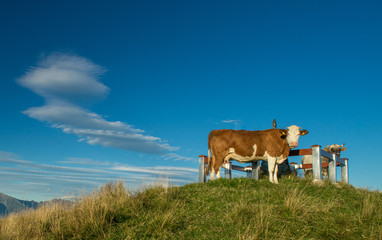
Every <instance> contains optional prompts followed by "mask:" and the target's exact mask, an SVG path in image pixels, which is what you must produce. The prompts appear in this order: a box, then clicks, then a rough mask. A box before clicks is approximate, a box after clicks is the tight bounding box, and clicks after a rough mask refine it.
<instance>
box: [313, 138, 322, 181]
mask: <svg viewBox="0 0 382 240" xmlns="http://www.w3.org/2000/svg"><path fill="white" fill-rule="evenodd" d="M311 147H312V168H313V182H317V183H318V184H320V183H322V174H321V146H320V145H312V146H311Z"/></svg>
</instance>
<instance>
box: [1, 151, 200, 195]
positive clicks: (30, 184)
mask: <svg viewBox="0 0 382 240" xmlns="http://www.w3.org/2000/svg"><path fill="white" fill-rule="evenodd" d="M0 162H3V163H5V164H6V166H0V182H1V183H3V185H2V189H1V191H2V192H5V193H8V194H11V195H12V196H15V197H19V198H20V196H23V194H24V193H25V192H28V193H29V194H32V195H33V193H34V192H35V193H36V195H37V196H38V197H37V198H36V197H32V199H33V200H44V199H45V200H46V199H49V198H54V197H57V196H60V195H64V194H67V193H70V192H71V191H74V192H76V193H78V192H81V191H83V190H84V188H86V189H87V190H91V189H95V188H97V187H98V186H100V185H103V184H105V183H106V182H108V181H112V180H123V181H125V182H127V183H130V184H131V183H133V184H136V185H135V186H138V185H141V184H142V183H144V182H158V180H160V179H168V181H169V182H170V183H172V184H174V185H179V184H185V183H191V182H195V181H196V178H197V173H198V169H194V168H186V167H171V166H151V167H138V166H133V165H127V164H121V163H119V162H100V161H96V160H93V159H89V158H75V157H70V158H68V161H67V162H66V161H61V162H58V163H59V164H63V165H56V164H41V163H37V162H33V161H28V160H23V159H20V158H19V157H16V156H15V155H14V154H12V153H7V152H0ZM74 162H77V163H79V164H86V166H83V167H73V163H74ZM130 187H132V186H131V185H130ZM46 189H50V191H46Z"/></svg>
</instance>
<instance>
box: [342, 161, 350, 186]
mask: <svg viewBox="0 0 382 240" xmlns="http://www.w3.org/2000/svg"><path fill="white" fill-rule="evenodd" d="M343 160H344V161H345V165H341V181H342V182H343V183H346V184H349V165H348V160H349V159H347V158H343Z"/></svg>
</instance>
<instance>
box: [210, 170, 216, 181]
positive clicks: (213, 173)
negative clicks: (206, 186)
mask: <svg viewBox="0 0 382 240" xmlns="http://www.w3.org/2000/svg"><path fill="white" fill-rule="evenodd" d="M210 179H211V180H215V169H214V168H213V167H212V168H211V174H210Z"/></svg>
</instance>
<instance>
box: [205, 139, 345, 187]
mask: <svg viewBox="0 0 382 240" xmlns="http://www.w3.org/2000/svg"><path fill="white" fill-rule="evenodd" d="M304 155H312V164H296V163H290V166H291V168H292V169H294V170H297V169H312V170H313V181H314V182H319V181H322V173H321V168H323V167H328V173H329V181H330V182H332V183H336V182H337V172H336V171H337V167H340V168H341V181H342V182H343V183H347V184H348V183H349V166H348V160H349V159H347V158H340V157H339V156H337V155H336V154H334V153H329V152H326V151H324V150H322V149H321V146H320V145H312V146H311V148H307V149H296V150H291V151H290V153H289V157H293V156H304ZM321 156H324V157H327V158H328V159H329V162H328V163H322V162H321ZM259 163H260V161H257V162H252V163H251V166H246V167H240V166H237V165H233V164H232V163H231V161H230V162H229V163H225V164H223V165H222V167H223V168H224V177H225V178H227V179H231V177H232V170H237V171H242V172H246V173H247V177H248V178H254V179H256V180H258V179H259V172H260V164H259ZM207 164H208V157H207V156H205V155H200V156H199V182H206V174H205V168H206V167H207Z"/></svg>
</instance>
